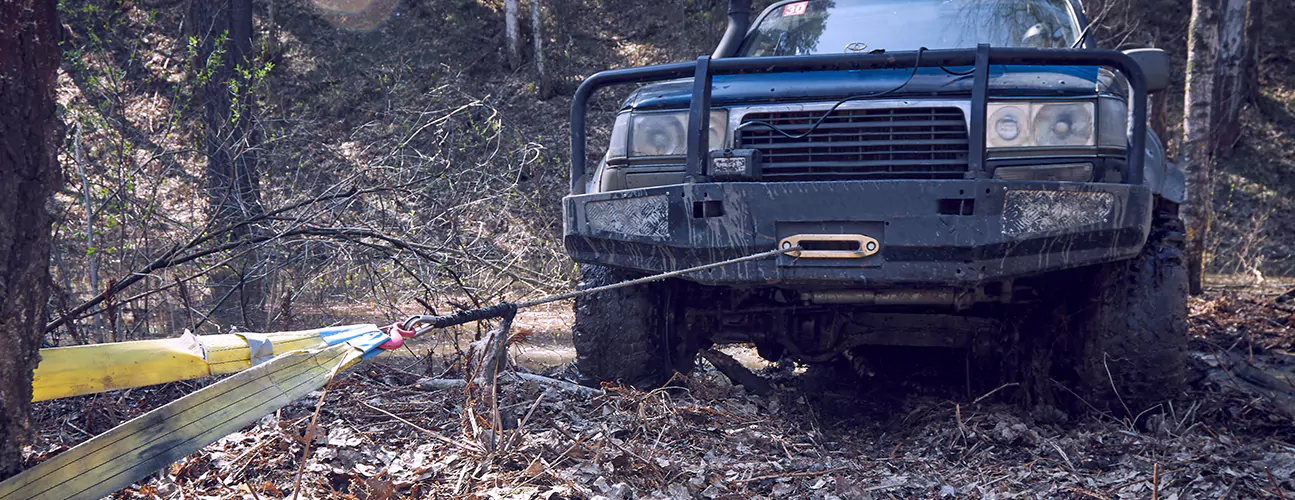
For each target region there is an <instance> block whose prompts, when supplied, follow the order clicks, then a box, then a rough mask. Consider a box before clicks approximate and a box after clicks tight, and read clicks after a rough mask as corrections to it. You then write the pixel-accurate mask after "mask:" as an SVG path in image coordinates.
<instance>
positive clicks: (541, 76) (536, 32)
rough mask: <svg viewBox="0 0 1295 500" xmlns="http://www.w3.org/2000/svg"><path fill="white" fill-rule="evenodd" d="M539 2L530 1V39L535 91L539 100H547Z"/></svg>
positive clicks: (547, 87)
mask: <svg viewBox="0 0 1295 500" xmlns="http://www.w3.org/2000/svg"><path fill="white" fill-rule="evenodd" d="M540 8H541V7H540V0H531V39H532V40H533V42H534V43H533V45H534V47H535V74H536V75H537V78H538V81H537V82H536V83H535V87H536V88H535V90H536V91H538V92H537V93H538V94H539V98H540V99H548V98H549V79H548V75H547V74H545V73H544V21H543V19H542V18H541V17H540Z"/></svg>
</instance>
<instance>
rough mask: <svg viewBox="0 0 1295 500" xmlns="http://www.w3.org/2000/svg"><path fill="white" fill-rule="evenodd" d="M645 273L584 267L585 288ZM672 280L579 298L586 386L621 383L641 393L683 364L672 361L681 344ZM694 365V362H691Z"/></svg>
mask: <svg viewBox="0 0 1295 500" xmlns="http://www.w3.org/2000/svg"><path fill="white" fill-rule="evenodd" d="M639 277H641V275H639V274H636V273H632V272H628V271H622V270H619V269H612V268H609V267H603V266H595V265H581V266H580V285H579V287H580V289H581V290H588V289H591V288H597V287H600V286H605V285H611V284H615V283H620V282H623V281H627V280H630V279H634V278H639ZM671 285H672V284H671V283H669V282H654V283H647V284H642V285H635V286H630V287H625V288H617V289H615V290H608V291H605V292H599V293H596V294H592V295H585V296H581V297H578V298H576V303H575V324H574V325H573V326H572V329H571V330H572V337H573V343H574V344H575V348H576V368H577V369H578V371H579V372H580V375H579V380H580V383H581V384H584V385H586V386H590V387H597V386H598V385H599V384H600V383H602V382H620V383H625V384H629V385H632V386H634V387H636V388H639V389H652V388H656V387H660V386H661V385H663V384H665V383H666V382H667V381H668V380H669V379H670V377H672V376H673V375H674V372H675V368H676V366H675V365H676V364H677V365H679V366H678V368H681V369H682V370H684V371H686V370H687V365H686V364H685V363H683V362H682V361H681V362H680V363H672V359H671V356H670V354H671V351H672V349H676V348H677V347H678V346H679V345H681V343H680V341H679V340H678V339H677V337H678V332H677V330H678V329H677V328H676V325H678V324H679V323H680V321H678V320H677V319H676V318H677V317H678V316H679V315H677V314H676V313H675V311H674V310H673V309H674V308H673V307H672V301H671V293H670V286H671ZM687 361H688V364H690V363H691V361H692V360H691V359H688V360H687Z"/></svg>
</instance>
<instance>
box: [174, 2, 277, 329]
mask: <svg viewBox="0 0 1295 500" xmlns="http://www.w3.org/2000/svg"><path fill="white" fill-rule="evenodd" d="M190 14H191V17H192V22H191V25H192V26H194V28H195V29H196V30H197V32H196V33H194V36H196V37H197V38H198V40H199V44H198V61H197V62H196V64H195V67H196V69H197V70H198V71H199V72H200V73H199V74H200V77H199V78H198V81H199V82H200V83H201V88H200V89H199V90H200V92H199V93H200V94H201V96H202V102H203V108H202V109H203V132H204V138H205V143H206V144H205V146H206V153H207V171H206V177H207V200H208V204H209V206H210V211H211V217H212V219H213V221H214V225H216V226H225V225H228V224H231V223H236V222H238V221H240V220H243V219H247V218H250V217H255V216H257V215H259V214H261V213H262V212H263V208H262V206H261V199H260V187H259V185H258V179H257V155H256V148H257V146H258V142H259V137H258V136H257V134H256V129H255V128H254V127H253V122H252V119H251V118H252V113H253V111H254V109H253V106H252V99H253V96H252V93H251V86H252V83H253V82H251V81H249V79H248V78H246V77H245V76H244V75H245V74H246V73H245V72H252V71H254V67H253V65H254V63H255V57H254V53H253V49H252V47H253V43H252V38H253V36H254V32H253V25H252V4H251V0H225V1H215V2H213V1H208V0H191V2H190ZM240 70H242V71H240ZM235 89H237V90H235ZM256 232H257V227H256V226H255V225H241V226H238V227H236V228H235V229H234V230H232V231H230V232H229V234H227V235H223V238H224V239H226V240H227V241H237V240H242V239H246V238H248V237H249V236H254V235H255V233H256ZM260 257H261V256H260V255H259V254H258V253H256V252H251V253H249V254H248V255H247V256H245V257H243V258H241V259H238V260H237V261H234V262H231V263H229V264H228V265H227V266H224V267H222V268H219V269H216V270H214V271H212V272H211V273H210V275H209V279H208V282H207V285H208V288H209V289H210V290H211V300H212V306H213V310H212V314H211V318H212V320H213V321H214V322H216V323H218V324H220V325H221V326H231V325H238V326H242V327H244V328H250V329H253V330H259V329H261V328H263V327H264V326H265V325H264V323H265V285H264V280H262V279H261V276H260V273H259V269H260V268H262V267H263V266H261V265H260V264H261V262H260Z"/></svg>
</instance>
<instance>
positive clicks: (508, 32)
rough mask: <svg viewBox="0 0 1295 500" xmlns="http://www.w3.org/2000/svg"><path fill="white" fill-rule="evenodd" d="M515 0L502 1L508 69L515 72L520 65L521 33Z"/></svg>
mask: <svg viewBox="0 0 1295 500" xmlns="http://www.w3.org/2000/svg"><path fill="white" fill-rule="evenodd" d="M517 11H518V7H517V0H504V38H505V39H506V43H507V47H505V50H507V51H508V68H509V69H513V70H516V69H517V68H519V67H521V65H522V44H521V33H520V28H519V26H518V21H517Z"/></svg>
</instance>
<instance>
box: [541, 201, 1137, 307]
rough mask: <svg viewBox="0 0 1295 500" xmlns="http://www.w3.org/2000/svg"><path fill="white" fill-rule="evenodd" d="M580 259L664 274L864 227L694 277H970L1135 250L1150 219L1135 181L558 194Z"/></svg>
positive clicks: (789, 281)
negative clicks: (827, 242) (867, 240)
mask: <svg viewBox="0 0 1295 500" xmlns="http://www.w3.org/2000/svg"><path fill="white" fill-rule="evenodd" d="M563 212H564V216H565V225H566V228H565V235H564V243H565V245H566V248H567V252H568V253H569V254H570V255H571V257H572V258H573V259H574V260H575V261H577V262H581V263H589V264H599V265H605V266H613V267H620V268H627V269H636V270H640V271H644V272H649V273H651V272H662V271H670V270H675V269H683V268H687V267H692V266H697V265H702V264H707V263H711V262H716V261H720V260H725V259H730V258H735V257H741V256H745V255H750V254H753V253H757V252H763V251H768V250H772V249H774V248H776V246H777V245H778V242H779V241H781V240H782V239H783V238H787V237H791V236H795V235H799V234H852V235H853V234H862V235H866V236H868V237H871V238H875V239H876V240H877V241H878V242H880V249H879V251H878V252H877V253H876V254H874V255H871V256H867V257H862V258H824V259H809V258H794V257H790V256H781V257H778V258H777V259H768V260H764V261H755V262H747V263H742V264H734V265H730V266H725V267H722V268H717V269H712V270H709V271H703V272H699V273H694V274H692V275H690V276H688V279H690V280H693V281H696V282H699V283H704V284H715V285H775V284H776V285H783V286H793V287H806V288H832V287H858V286H862V285H868V286H872V285H876V286H888V285H956V286H969V285H975V284H979V283H983V282H988V281H996V280H1001V279H1005V278H1013V277H1021V276H1030V275H1037V274H1040V273H1045V272H1049V271H1056V270H1061V269H1066V268H1072V267H1078V266H1083V265H1089V264H1096V263H1101V262H1109V261H1114V260H1120V259H1125V258H1129V257H1132V256H1134V255H1136V254H1137V253H1138V252H1139V251H1140V250H1141V248H1142V245H1143V243H1144V242H1145V240H1146V236H1147V231H1148V229H1149V227H1150V223H1151V192H1150V190H1149V189H1148V188H1146V187H1144V186H1141V185H1127V184H1099V183H1063V182H1033V181H999V180H987V179H985V180H940V181H932V180H887V181H839V182H768V183H766V182H716V183H698V184H676V185H670V186H661V187H652V188H643V189H632V190H626V191H616V192H610V193H596V194H585V195H571V196H567V197H566V198H564V199H563Z"/></svg>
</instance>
